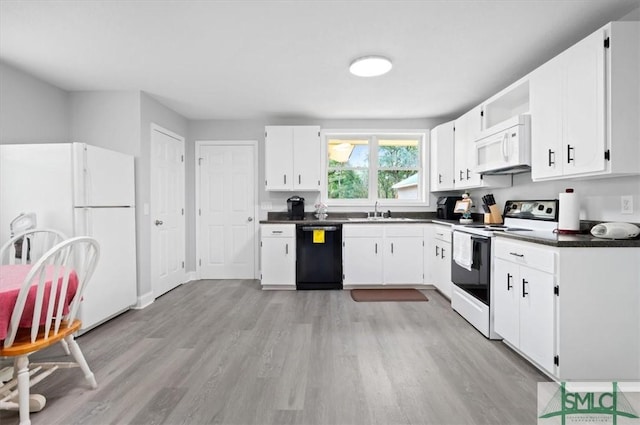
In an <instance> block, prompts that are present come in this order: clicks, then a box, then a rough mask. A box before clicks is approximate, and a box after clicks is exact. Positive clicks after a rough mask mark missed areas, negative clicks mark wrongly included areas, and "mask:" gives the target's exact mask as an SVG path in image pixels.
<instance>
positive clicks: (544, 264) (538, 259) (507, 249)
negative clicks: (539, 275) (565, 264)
mask: <svg viewBox="0 0 640 425" xmlns="http://www.w3.org/2000/svg"><path fill="white" fill-rule="evenodd" d="M494 255H495V256H496V257H497V258H502V259H504V260H507V261H510V262H512V263H516V264H522V265H525V266H528V267H531V268H534V269H537V270H541V271H544V272H547V273H555V271H556V253H555V250H553V249H552V248H542V247H540V246H536V245H534V244H530V243H526V242H509V241H504V240H502V239H500V238H499V237H498V238H497V239H496V244H495V250H494Z"/></svg>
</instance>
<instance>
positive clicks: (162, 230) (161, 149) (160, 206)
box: [150, 126, 186, 298]
mask: <svg viewBox="0 0 640 425" xmlns="http://www.w3.org/2000/svg"><path fill="white" fill-rule="evenodd" d="M150 213H151V215H150V218H151V286H152V288H153V295H154V297H156V298H157V297H159V296H160V295H162V294H164V293H165V292H167V291H170V290H171V289H173V288H175V287H176V286H178V285H180V284H182V283H183V282H184V281H185V280H186V274H185V270H184V257H185V219H184V138H182V137H180V136H178V135H176V134H173V133H171V132H169V131H167V130H164V129H161V128H159V127H157V126H152V128H151V208H150Z"/></svg>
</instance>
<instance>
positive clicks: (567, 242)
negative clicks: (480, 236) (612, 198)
mask: <svg viewBox="0 0 640 425" xmlns="http://www.w3.org/2000/svg"><path fill="white" fill-rule="evenodd" d="M495 233H496V235H497V236H498V237H503V238H507V239H516V240H519V241H524V242H533V243H537V244H541V245H548V246H553V247H557V248H640V239H638V238H635V239H602V238H596V237H594V236H593V235H591V234H590V233H587V234H578V235H560V234H557V233H553V234H548V233H545V234H540V233H538V232H495ZM527 233H528V234H527Z"/></svg>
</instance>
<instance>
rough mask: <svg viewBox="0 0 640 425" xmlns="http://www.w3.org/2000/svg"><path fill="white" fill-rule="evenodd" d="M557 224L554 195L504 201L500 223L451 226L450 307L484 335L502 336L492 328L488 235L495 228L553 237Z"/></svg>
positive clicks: (556, 207) (496, 337)
mask: <svg viewBox="0 0 640 425" xmlns="http://www.w3.org/2000/svg"><path fill="white" fill-rule="evenodd" d="M557 228H558V200H557V199H554V200H525V201H507V202H506V204H505V208H504V224H502V225H495V224H492V225H484V224H467V225H464V224H460V225H454V226H452V230H453V233H452V251H453V255H452V259H451V281H452V282H453V293H452V296H451V306H452V308H453V309H454V310H455V311H457V312H458V313H459V314H460V315H461V316H462V317H464V318H465V319H466V320H467V321H468V322H469V323H471V324H472V325H473V326H474V327H475V328H476V329H477V330H478V331H480V333H482V334H483V335H484V336H486V337H487V338H489V339H502V338H501V337H500V335H498V334H496V333H495V332H494V330H493V305H492V298H493V296H492V283H493V264H492V261H491V258H492V253H491V245H492V239H493V237H494V236H495V233H496V232H511V233H516V234H518V233H522V234H527V235H530V236H536V237H541V238H545V239H546V238H554V237H555V233H554V232H555V231H556V229H557Z"/></svg>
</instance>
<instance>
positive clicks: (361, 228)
mask: <svg viewBox="0 0 640 425" xmlns="http://www.w3.org/2000/svg"><path fill="white" fill-rule="evenodd" d="M383 233H384V227H383V226H382V225H381V224H350V225H348V224H345V225H344V226H342V236H343V237H345V238H381V237H382V235H383Z"/></svg>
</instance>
